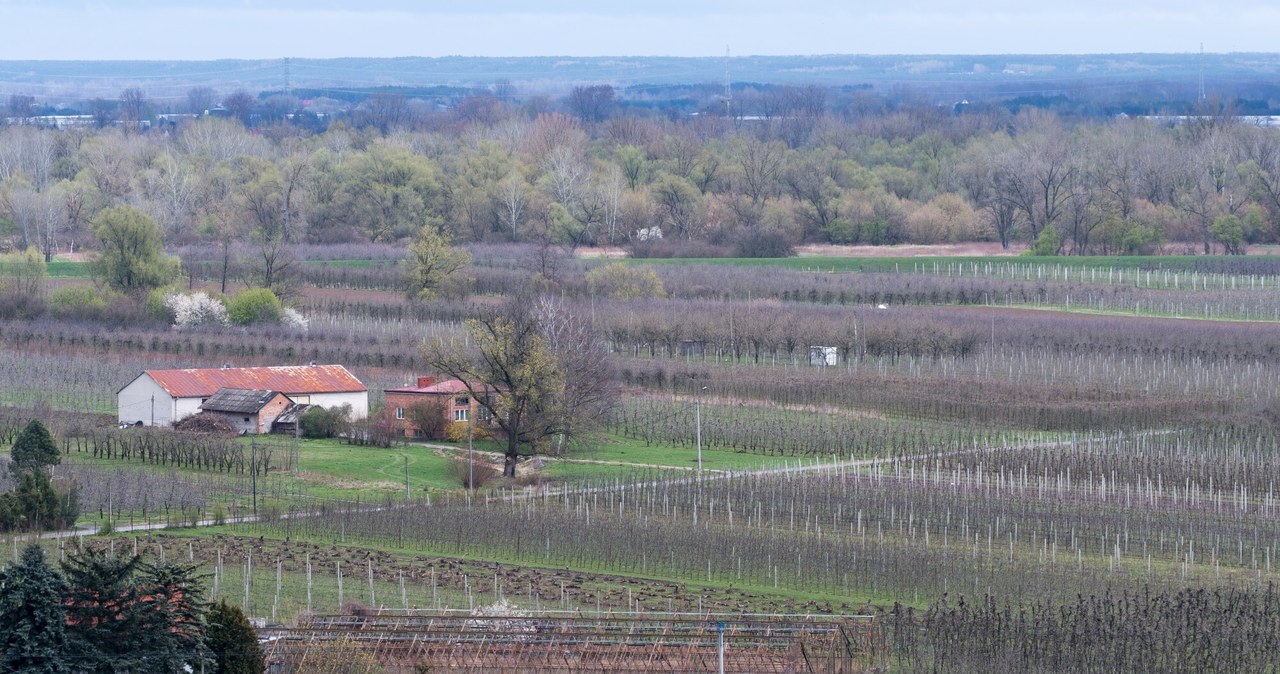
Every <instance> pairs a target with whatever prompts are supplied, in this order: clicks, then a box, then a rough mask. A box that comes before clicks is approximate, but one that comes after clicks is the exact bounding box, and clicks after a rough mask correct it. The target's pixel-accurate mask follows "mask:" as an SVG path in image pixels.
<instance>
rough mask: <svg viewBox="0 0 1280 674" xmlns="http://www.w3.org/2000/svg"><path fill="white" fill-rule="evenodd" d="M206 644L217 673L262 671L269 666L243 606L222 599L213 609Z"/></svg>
mask: <svg viewBox="0 0 1280 674" xmlns="http://www.w3.org/2000/svg"><path fill="white" fill-rule="evenodd" d="M208 622H209V627H208V635H207V638H206V642H205V643H206V645H207V647H208V649H209V654H210V655H211V656H212V657H213V660H214V663H215V664H214V667H213V669H212V670H211V671H212V672H213V674H260V672H262V670H263V668H264V667H265V664H266V663H265V657H264V656H263V653H262V647H261V646H259V645H258V635H257V634H256V633H255V632H254V631H253V626H251V625H250V624H249V618H248V617H246V616H245V614H244V611H241V610H240V607H238V606H233V605H231V604H228V603H227V602H226V601H219V602H218V603H216V604H214V605H213V606H211V607H210V608H209V618H208Z"/></svg>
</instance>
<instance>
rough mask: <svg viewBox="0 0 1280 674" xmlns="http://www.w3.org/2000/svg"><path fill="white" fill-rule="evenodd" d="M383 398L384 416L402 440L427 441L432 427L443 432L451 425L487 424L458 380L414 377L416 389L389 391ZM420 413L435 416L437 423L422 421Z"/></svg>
mask: <svg viewBox="0 0 1280 674" xmlns="http://www.w3.org/2000/svg"><path fill="white" fill-rule="evenodd" d="M385 394H386V404H387V411H388V414H389V415H390V416H391V420H392V422H393V423H395V425H396V428H397V429H399V430H400V432H402V433H404V436H405V437H406V438H422V437H429V436H431V435H432V434H433V429H432V427H433V426H434V427H435V428H436V429H443V428H445V427H447V426H448V425H449V424H451V423H453V422H467V421H470V422H473V423H476V424H480V423H485V424H487V423H488V422H489V417H488V410H486V409H485V408H484V407H483V406H481V405H480V403H479V402H477V401H475V400H473V399H472V398H471V393H470V392H469V391H468V390H467V385H466V384H465V383H463V382H462V381H461V380H459V379H448V380H445V381H441V382H437V381H436V379H435V377H418V385H417V386H402V387H400V388H389V389H386V390H385ZM424 413H425V414H434V415H439V416H440V418H439V419H437V420H433V421H438V422H439V423H438V424H437V423H431V421H427V420H424V419H423V418H422V417H421V416H420V415H421V414H424ZM424 421H427V423H424ZM423 426H427V427H428V428H423Z"/></svg>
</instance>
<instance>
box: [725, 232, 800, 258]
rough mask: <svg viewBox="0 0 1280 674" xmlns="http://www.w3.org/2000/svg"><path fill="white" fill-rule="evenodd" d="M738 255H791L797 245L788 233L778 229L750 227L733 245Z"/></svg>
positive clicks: (794, 252)
mask: <svg viewBox="0 0 1280 674" xmlns="http://www.w3.org/2000/svg"><path fill="white" fill-rule="evenodd" d="M733 252H734V255H736V256H737V257H791V256H792V255H795V254H796V251H795V246H794V244H793V243H792V242H791V239H789V238H788V237H787V235H786V234H784V233H783V232H780V231H778V230H776V229H763V230H761V229H749V230H747V231H744V232H743V233H742V234H740V235H738V239H737V241H735V242H734V245H733Z"/></svg>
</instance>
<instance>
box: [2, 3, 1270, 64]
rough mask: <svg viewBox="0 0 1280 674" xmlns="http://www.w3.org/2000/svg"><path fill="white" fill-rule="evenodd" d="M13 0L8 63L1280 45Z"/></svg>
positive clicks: (1016, 22) (750, 21)
mask: <svg viewBox="0 0 1280 674" xmlns="http://www.w3.org/2000/svg"><path fill="white" fill-rule="evenodd" d="M601 5H602V3H594V2H589V1H588V0H546V1H543V2H540V3H538V9H537V10H530V9H529V8H528V3H522V2H518V1H517V0H484V1H478V2H470V3H466V4H464V5H462V6H460V7H459V6H457V5H456V3H441V2H413V1H412V0H369V1H367V2H360V3H355V2H345V1H338V0H310V1H307V0H240V1H239V2H234V3H215V2H213V1H212V0H174V1H173V2H170V3H166V4H165V5H163V6H159V7H156V6H154V5H153V4H152V3H149V2H145V1H144V0H97V1H89V2H86V1H74V2H72V1H57V0H54V1H47V2H38V1H37V0H0V16H2V17H3V19H4V21H3V22H2V24H3V25H0V60H178V61H203V60H219V59H270V58H283V57H297V58H339V57H374V58H377V57H412V56H424V57H442V56H477V57H485V56H487V57H499V58H501V57H523V56H543V57H546V56H563V57H567V58H573V57H609V56H616V57H631V56H646V57H661V56H681V57H717V56H723V55H724V53H725V48H726V46H727V47H728V48H729V49H730V50H731V52H732V53H733V54H735V55H756V56H782V55H795V56H804V55H826V54H832V55H836V54H849V55H861V54H865V55H904V56H906V55H956V56H963V55H992V54H1028V55H1075V54H1133V53H1152V54H1180V53H1192V52H1195V51H1197V50H1199V49H1200V45H1201V44H1203V45H1204V49H1205V51H1207V52H1211V53H1240V52H1266V53H1273V52H1275V51H1276V50H1277V45H1276V43H1275V38H1274V35H1275V34H1277V33H1280V8H1276V7H1271V6H1267V5H1266V4H1264V3H1261V2H1245V3H1241V4H1238V5H1237V6H1233V7H1226V8H1218V7H1211V6H1207V5H1205V4H1204V3H1193V2H1190V1H1189V0H1166V1H1165V2H1152V1H1150V0H1137V2H1136V4H1128V5H1124V6H1121V5H1120V4H1119V3H1114V2H1103V1H1102V0H1081V1H1080V2H1078V3H1076V4H1075V5H1074V6H1072V7H1071V8H1065V7H1028V6H1026V5H1025V4H1024V3H1021V2H1015V1H1012V0H974V2H971V3H968V4H966V5H964V6H961V7H956V6H954V5H953V4H952V3H944V2H940V1H938V0H900V1H899V2H897V3H894V5H893V6H892V7H888V8H885V7H874V8H873V7H866V6H862V5H861V4H850V3H840V2H835V1H833V0H797V1H794V2H792V3H790V4H788V5H787V6H786V7H785V8H781V7H779V6H778V5H777V4H776V3H766V2H761V1H759V0H741V1H739V2H726V1H723V0H709V1H707V2H700V3H691V2H687V1H684V2H679V1H677V0H654V1H652V2H649V3H646V4H645V6H644V7H623V8H615V7H612V6H607V5H605V6H601Z"/></svg>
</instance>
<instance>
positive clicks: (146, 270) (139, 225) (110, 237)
mask: <svg viewBox="0 0 1280 674" xmlns="http://www.w3.org/2000/svg"><path fill="white" fill-rule="evenodd" d="M93 234H94V237H95V238H96V239H97V240H98V245H99V251H98V256H97V257H96V258H95V259H94V261H93V266H92V269H93V271H94V273H95V274H96V275H97V276H98V278H100V279H102V280H103V281H105V282H106V283H107V284H108V285H110V286H112V287H114V288H117V289H119V290H124V291H139V290H150V289H152V288H158V287H160V286H162V285H164V284H166V283H169V282H170V281H172V280H173V279H174V278H176V277H177V275H178V268H179V264H178V260H177V258H175V257H173V256H170V255H166V254H165V253H164V232H163V231H162V230H161V229H160V226H159V225H157V224H156V222H155V220H152V219H151V217H150V216H148V215H147V214H146V213H143V212H142V211H140V210H138V209H136V208H134V207H132V206H111V207H109V208H105V209H103V210H102V212H101V213H99V214H98V215H97V217H95V218H94V219H93Z"/></svg>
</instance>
